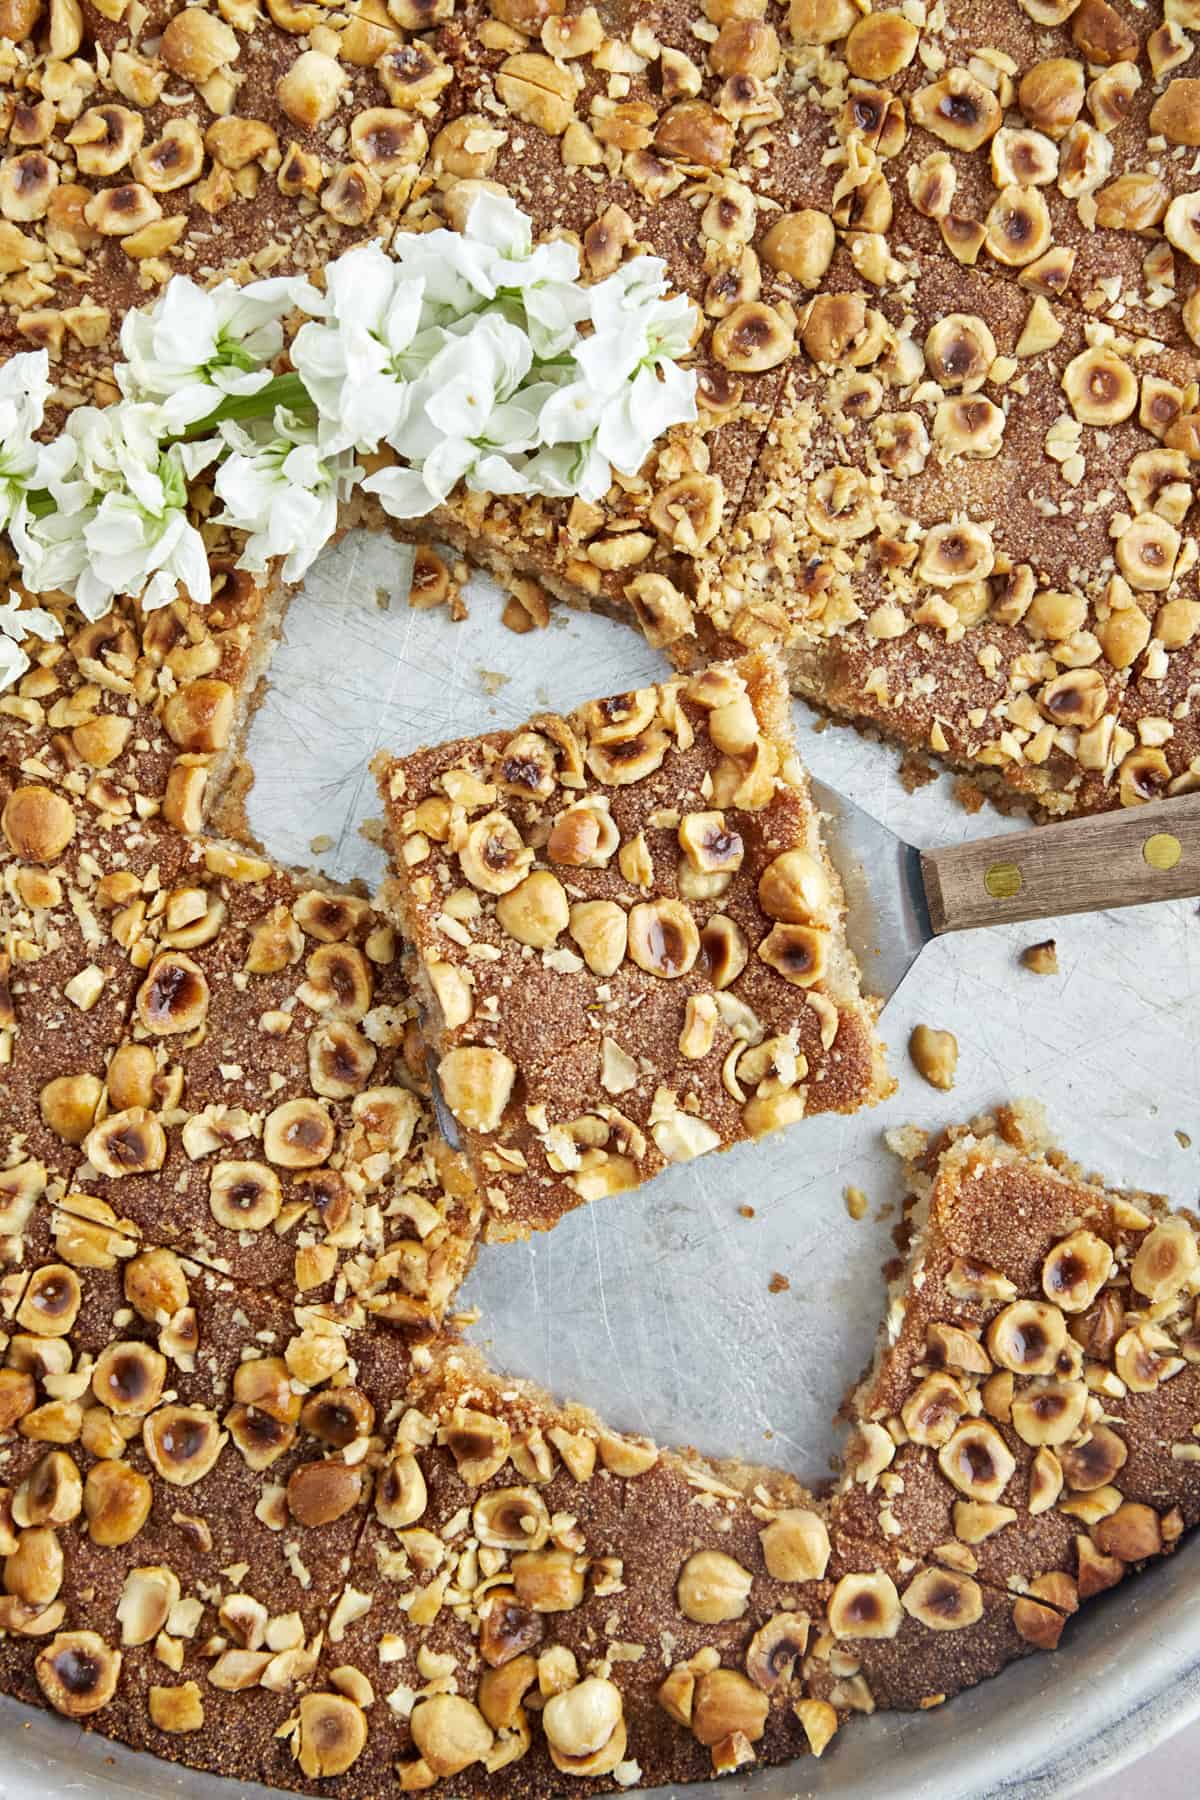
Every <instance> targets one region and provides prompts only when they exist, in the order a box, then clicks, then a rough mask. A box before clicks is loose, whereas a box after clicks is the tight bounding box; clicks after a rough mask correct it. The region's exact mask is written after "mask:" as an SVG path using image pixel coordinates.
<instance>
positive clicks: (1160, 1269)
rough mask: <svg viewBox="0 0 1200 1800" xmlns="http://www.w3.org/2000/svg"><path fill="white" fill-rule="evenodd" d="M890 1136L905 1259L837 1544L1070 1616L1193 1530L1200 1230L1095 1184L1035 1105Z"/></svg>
mask: <svg viewBox="0 0 1200 1800" xmlns="http://www.w3.org/2000/svg"><path fill="white" fill-rule="evenodd" d="M899 1137H900V1139H902V1140H908V1139H910V1138H911V1142H909V1141H901V1142H898V1143H897V1144H896V1146H895V1147H897V1148H899V1149H900V1150H901V1151H902V1152H903V1153H904V1154H906V1155H909V1156H911V1158H912V1160H911V1162H910V1164H909V1175H910V1180H911V1183H912V1189H913V1196H914V1197H913V1200H912V1202H911V1212H910V1221H911V1226H912V1233H913V1236H912V1245H911V1250H910V1254H909V1260H908V1263H907V1266H906V1267H905V1269H904V1270H903V1271H902V1273H901V1274H900V1275H899V1276H898V1277H897V1280H896V1284H895V1287H894V1290H893V1294H892V1298H891V1302H890V1305H889V1308H888V1314H887V1321H886V1325H885V1330H884V1336H883V1339H882V1342H881V1345H880V1349H879V1351H878V1353H877V1356H876V1359H875V1363H874V1366H873V1367H872V1369H871V1370H870V1371H869V1373H868V1374H867V1376H866V1378H865V1379H864V1381H863V1382H862V1383H861V1385H860V1386H859V1388H858V1390H857V1392H856V1393H855V1394H854V1396H853V1397H852V1400H851V1403H850V1411H851V1415H852V1418H853V1420H854V1425H855V1432H854V1435H853V1437H852V1439H851V1443H850V1447H849V1452H848V1454H847V1456H846V1459H845V1460H846V1468H845V1475H844V1479H843V1492H842V1494H841V1496H840V1499H839V1502H838V1508H837V1519H838V1529H839V1530H840V1531H844V1532H848V1533H851V1534H853V1535H854V1536H856V1537H863V1538H866V1537H871V1538H874V1539H876V1540H884V1541H887V1542H890V1543H892V1544H893V1545H895V1546H896V1548H897V1549H899V1550H902V1551H903V1552H905V1553H906V1554H907V1555H909V1556H911V1557H915V1558H922V1559H925V1560H928V1561H930V1562H934V1563H937V1564H940V1565H941V1566H943V1567H945V1568H948V1569H955V1570H958V1571H961V1572H965V1573H968V1574H970V1575H972V1576H977V1577H978V1578H979V1580H980V1581H983V1582H987V1583H989V1584H990V1585H992V1586H994V1587H996V1588H998V1589H1002V1590H1007V1591H1008V1592H1010V1593H1014V1594H1019V1595H1022V1596H1025V1597H1027V1598H1028V1599H1029V1600H1030V1601H1033V1602H1043V1603H1049V1604H1050V1605H1051V1606H1052V1607H1055V1608H1058V1609H1060V1610H1063V1611H1068V1612H1069V1611H1071V1610H1073V1609H1074V1607H1075V1606H1076V1605H1077V1604H1078V1603H1079V1602H1080V1601H1081V1600H1085V1599H1087V1598H1088V1597H1089V1596H1090V1595H1092V1594H1095V1593H1097V1592H1099V1591H1101V1590H1102V1589H1105V1588H1108V1587H1112V1586H1113V1585H1115V1584H1116V1583H1117V1582H1118V1581H1120V1580H1121V1579H1122V1578H1123V1577H1124V1575H1125V1574H1126V1573H1127V1572H1128V1571H1129V1570H1130V1568H1132V1567H1134V1566H1138V1565H1140V1564H1142V1563H1143V1562H1145V1561H1147V1560H1148V1559H1150V1558H1152V1557H1156V1556H1158V1555H1161V1554H1165V1553H1168V1552H1170V1551H1171V1550H1173V1549H1174V1548H1175V1547H1176V1545H1177V1544H1178V1542H1179V1539H1180V1537H1181V1535H1182V1533H1183V1531H1184V1529H1185V1528H1186V1527H1188V1526H1190V1525H1193V1524H1195V1523H1196V1522H1197V1520H1198V1518H1200V1477H1198V1473H1197V1471H1198V1467H1200V1457H1198V1455H1197V1449H1196V1429H1197V1426H1198V1425H1200V1342H1198V1338H1197V1326H1196V1314H1197V1291H1198V1289H1200V1250H1198V1248H1197V1239H1196V1227H1195V1223H1194V1220H1193V1219H1191V1218H1189V1217H1188V1216H1187V1215H1185V1214H1183V1213H1175V1212H1171V1211H1169V1210H1168V1209H1167V1207H1166V1204H1165V1202H1163V1201H1161V1200H1159V1199H1157V1198H1155V1197H1147V1196H1145V1195H1142V1194H1128V1193H1122V1192H1119V1191H1116V1190H1112V1189H1106V1188H1103V1187H1101V1186H1100V1185H1098V1182H1097V1179H1096V1178H1095V1177H1087V1176H1085V1175H1084V1174H1083V1173H1082V1171H1081V1170H1080V1169H1079V1168H1078V1167H1077V1166H1075V1165H1074V1164H1072V1163H1070V1162H1069V1161H1068V1159H1067V1158H1066V1157H1065V1156H1064V1155H1063V1154H1062V1153H1061V1152H1060V1151H1056V1150H1053V1149H1051V1148H1049V1147H1048V1144H1047V1141H1046V1138H1045V1133H1044V1126H1043V1124H1042V1121H1041V1118H1040V1115H1039V1114H1038V1112H1037V1110H1036V1109H1035V1108H1033V1107H1032V1106H1031V1105H1030V1104H1029V1103H1028V1102H1026V1103H1024V1104H1022V1105H1017V1106H1013V1107H1009V1108H1003V1109H1001V1110H1000V1111H999V1113H998V1115H997V1117H996V1118H995V1119H991V1118H988V1119H984V1120H979V1121H976V1122H975V1123H974V1125H973V1126H972V1127H968V1128H964V1129H962V1130H959V1131H954V1132H951V1133H948V1134H946V1135H945V1136H944V1137H942V1138H941V1139H939V1140H936V1141H934V1142H933V1143H932V1144H928V1145H927V1144H926V1142H925V1140H924V1138H923V1135H922V1134H920V1133H917V1132H912V1133H909V1132H903V1133H901V1134H899ZM1026 1611H1027V1613H1028V1618H1027V1619H1026V1623H1029V1624H1031V1625H1032V1626H1033V1627H1034V1628H1035V1629H1036V1628H1038V1627H1040V1625H1041V1624H1043V1623H1044V1619H1043V1616H1042V1613H1041V1612H1040V1611H1038V1612H1030V1611H1029V1609H1026ZM1020 1623H1021V1620H1020V1619H1019V1620H1018V1626H1019V1625H1020Z"/></svg>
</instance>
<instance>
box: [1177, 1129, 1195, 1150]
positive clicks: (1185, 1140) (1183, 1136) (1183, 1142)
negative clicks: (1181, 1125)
mask: <svg viewBox="0 0 1200 1800" xmlns="http://www.w3.org/2000/svg"><path fill="white" fill-rule="evenodd" d="M1175 1142H1176V1143H1177V1144H1178V1145H1179V1148H1180V1149H1181V1150H1190V1149H1191V1147H1192V1140H1191V1138H1190V1137H1189V1136H1188V1134H1187V1132H1186V1131H1177V1132H1176V1133H1175Z"/></svg>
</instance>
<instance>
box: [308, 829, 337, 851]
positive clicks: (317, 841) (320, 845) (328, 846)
mask: <svg viewBox="0 0 1200 1800" xmlns="http://www.w3.org/2000/svg"><path fill="white" fill-rule="evenodd" d="M308 847H309V849H310V850H311V851H312V853H313V855H314V856H324V854H325V852H326V850H332V849H333V839H332V838H331V837H330V835H329V833H328V832H327V831H321V832H318V833H317V836H316V837H315V838H309V840H308Z"/></svg>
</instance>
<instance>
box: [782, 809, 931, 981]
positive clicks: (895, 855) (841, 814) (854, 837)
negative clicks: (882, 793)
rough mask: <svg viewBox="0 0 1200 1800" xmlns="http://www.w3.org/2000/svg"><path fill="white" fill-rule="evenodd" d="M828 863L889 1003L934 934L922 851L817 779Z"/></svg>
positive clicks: (849, 926)
mask: <svg viewBox="0 0 1200 1800" xmlns="http://www.w3.org/2000/svg"><path fill="white" fill-rule="evenodd" d="M809 786H810V788H811V789H812V797H813V800H814V802H815V803H816V805H817V807H818V809H819V811H820V812H821V813H822V814H823V817H822V820H821V835H822V837H823V838H824V840H825V848H826V849H827V850H828V852H829V859H830V861H831V862H832V863H833V866H834V868H835V869H836V870H837V872H838V874H839V875H840V876H841V878H842V890H843V892H844V894H845V898H846V940H847V942H848V943H849V945H850V948H851V950H852V951H853V953H854V955H855V957H856V958H857V961H858V966H859V968H860V969H861V970H862V976H863V986H864V987H865V988H866V990H867V992H868V993H871V994H878V996H879V998H880V999H881V1000H890V999H891V997H892V995H893V994H894V993H895V991H896V989H897V988H898V987H899V986H900V983H901V982H902V981H903V980H904V977H905V976H906V975H907V974H908V971H909V970H910V969H911V968H912V966H913V964H914V962H916V960H917V957H918V956H919V955H920V954H921V951H922V950H923V949H924V948H925V945H926V944H927V943H928V942H929V940H930V939H931V938H932V937H933V936H934V935H935V934H934V929H933V923H932V921H931V919H930V917H929V902H928V900H927V898H926V895H925V880H924V877H923V875H922V873H921V852H920V851H919V850H918V849H917V848H916V846H915V845H914V844H908V843H906V842H905V841H904V839H903V838H902V837H897V835H896V833H895V832H894V831H889V830H888V828H887V826H886V825H881V824H880V823H879V821H878V819H873V818H872V817H871V815H870V813H867V812H864V811H863V809H862V807H861V806H856V805H855V804H854V802H853V800H847V799H846V797H845V796H844V795H843V794H839V793H838V792H837V791H836V789H834V788H831V787H827V786H826V784H825V783H824V782H823V781H817V780H816V779H815V778H813V777H810V779H809Z"/></svg>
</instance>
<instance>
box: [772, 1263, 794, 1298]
mask: <svg viewBox="0 0 1200 1800" xmlns="http://www.w3.org/2000/svg"><path fill="white" fill-rule="evenodd" d="M791 1285H792V1284H791V1282H790V1281H789V1280H788V1278H787V1276H786V1275H782V1274H780V1272H779V1270H778V1269H776V1271H775V1273H774V1274H773V1275H772V1277H771V1279H770V1281H768V1283H767V1292H768V1293H769V1294H786V1293H787V1291H788V1289H789V1288H790V1287H791Z"/></svg>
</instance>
